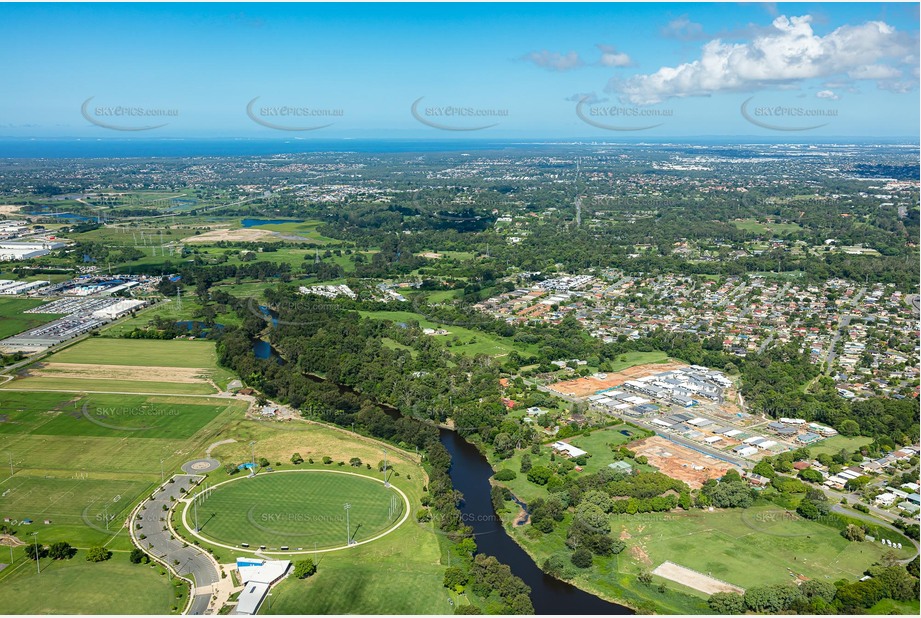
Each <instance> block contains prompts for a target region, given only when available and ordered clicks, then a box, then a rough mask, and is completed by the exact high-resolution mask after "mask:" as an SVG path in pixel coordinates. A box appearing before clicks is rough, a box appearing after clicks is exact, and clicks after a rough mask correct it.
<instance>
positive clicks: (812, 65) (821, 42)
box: [608, 15, 917, 105]
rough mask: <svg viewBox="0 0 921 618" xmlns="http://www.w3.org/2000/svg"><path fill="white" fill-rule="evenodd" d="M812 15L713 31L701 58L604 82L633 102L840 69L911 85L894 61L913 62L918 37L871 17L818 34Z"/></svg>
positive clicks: (886, 83)
mask: <svg viewBox="0 0 921 618" xmlns="http://www.w3.org/2000/svg"><path fill="white" fill-rule="evenodd" d="M811 22H812V17H811V16H809V15H804V16H802V17H790V18H788V17H786V16H780V17H777V18H776V19H775V20H774V21H773V23H772V25H771V28H768V29H766V30H761V31H760V32H758V33H757V34H755V35H754V36H753V38H752V39H751V41H748V42H743V43H724V42H723V41H722V40H721V39H714V40H712V41H709V42H708V43H706V44H704V46H703V48H702V50H701V56H700V58H699V59H697V60H694V61H693V62H688V63H685V64H681V65H678V66H675V67H668V66H666V67H662V68H660V69H659V70H658V71H656V72H654V73H650V74H641V75H635V76H633V77H631V78H630V79H628V80H626V81H623V82H617V81H612V82H611V83H610V84H609V86H608V90H611V91H619V92H620V93H621V97H622V98H623V99H624V100H625V101H627V102H630V103H632V104H634V105H651V104H655V103H661V102H662V101H665V100H667V99H669V98H673V97H689V96H709V95H711V94H714V93H718V92H743V91H751V90H753V89H756V88H764V87H775V88H777V87H790V86H795V85H797V84H798V83H800V82H802V81H803V80H807V79H829V78H833V77H841V76H847V77H849V78H850V79H852V80H856V79H875V80H877V85H878V86H879V87H880V88H887V89H891V90H894V91H904V89H905V88H906V87H908V88H909V89H910V88H911V87H912V86H910V84H912V83H915V82H913V81H912V80H905V79H900V78H901V76H902V71H900V70H899V69H898V68H897V67H896V66H893V64H896V65H897V64H905V63H907V62H912V63H913V64H917V59H916V54H917V52H916V49H917V43H916V41H913V40H911V37H909V36H908V35H907V34H905V33H902V32H898V31H897V30H896V29H895V28H893V27H892V26H890V25H888V24H886V23H884V22H881V21H870V22H866V23H864V24H860V25H856V26H851V25H846V26H842V27H840V28H837V29H836V30H834V31H833V32H831V33H829V34H827V35H825V36H819V35H817V34H815V32H814V31H813V29H812V26H811ZM685 30H687V26H685ZM906 85H908V86H906Z"/></svg>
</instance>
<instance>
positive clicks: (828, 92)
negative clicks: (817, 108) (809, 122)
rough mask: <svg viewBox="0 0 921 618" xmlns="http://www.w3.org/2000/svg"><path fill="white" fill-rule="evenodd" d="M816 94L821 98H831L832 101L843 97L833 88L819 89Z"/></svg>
mask: <svg viewBox="0 0 921 618" xmlns="http://www.w3.org/2000/svg"><path fill="white" fill-rule="evenodd" d="M815 96H817V97H818V98H820V99H829V100H831V101H837V100H838V99H840V98H841V97H839V96H838V95H836V94H835V93H834V91H832V90H819V91H818V92H817V93H815Z"/></svg>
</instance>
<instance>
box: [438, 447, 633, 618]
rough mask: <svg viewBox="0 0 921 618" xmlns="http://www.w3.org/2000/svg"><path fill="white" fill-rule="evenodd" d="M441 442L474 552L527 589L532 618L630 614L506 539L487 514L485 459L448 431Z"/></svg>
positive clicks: (497, 522)
mask: <svg viewBox="0 0 921 618" xmlns="http://www.w3.org/2000/svg"><path fill="white" fill-rule="evenodd" d="M441 443H442V444H444V446H445V448H446V449H448V452H449V453H451V470H450V471H449V474H450V476H451V482H452V484H453V485H454V489H456V490H458V491H459V492H461V493H462V494H464V502H463V504H462V505H461V512H462V513H463V515H464V521H465V523H467V524H468V525H470V526H471V527H473V533H474V538H475V539H476V544H477V549H478V551H480V552H482V553H484V554H488V555H490V556H495V557H496V558H497V559H498V560H499V561H500V562H502V563H504V564H507V565H508V566H509V567H510V568H511V569H512V573H514V574H515V575H517V576H518V577H520V578H521V579H522V580H523V581H524V583H526V584H527V585H528V586H530V587H531V603H533V605H534V612H535V613H536V614H543V615H559V614H568V615H572V614H595V615H598V614H632V613H633V611H632V610H630V609H628V608H626V607H623V606H621V605H617V604H615V603H609V602H608V601H605V600H603V599H600V598H598V597H596V596H594V595H591V594H589V593H587V592H584V591H582V590H579V589H578V588H576V587H575V586H573V585H572V584H569V583H566V582H564V581H560V580H558V579H555V578H553V577H550V576H549V575H547V574H546V573H544V572H543V571H541V570H540V568H538V566H537V565H536V564H534V560H532V559H531V556H529V555H528V554H527V553H526V552H525V551H524V549H522V548H521V546H520V545H518V544H517V543H516V542H515V541H514V540H512V538H511V537H510V536H509V535H508V532H506V530H505V528H504V527H503V526H502V522H501V521H500V520H499V518H498V517H497V516H496V514H495V511H493V508H492V498H491V497H490V485H489V479H490V477H491V476H492V474H493V470H492V467H490V465H489V462H488V461H486V458H485V457H483V455H481V454H480V452H479V451H478V450H477V449H476V447H475V446H473V445H472V444H470V443H468V442H467V441H465V440H464V439H463V438H462V437H460V436H459V435H458V434H457V433H455V432H453V431H449V430H446V429H442V430H441Z"/></svg>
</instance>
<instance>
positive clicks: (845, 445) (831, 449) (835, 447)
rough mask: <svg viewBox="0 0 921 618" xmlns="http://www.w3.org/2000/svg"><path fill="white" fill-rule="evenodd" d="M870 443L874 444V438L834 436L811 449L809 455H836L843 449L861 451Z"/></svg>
mask: <svg viewBox="0 0 921 618" xmlns="http://www.w3.org/2000/svg"><path fill="white" fill-rule="evenodd" d="M870 442H873V438H866V437H864V436H854V437H850V438H849V437H847V436H832V437H831V438H828V439H825V440H822V441H821V442H819V443H818V444H815V445H813V446H810V447H809V454H810V455H812V456H813V457H815V456H817V455H821V454H822V453H826V454H828V455H835V454H837V453H838V451H840V450H841V449H844V450H846V451H848V452H853V451H856V450H857V449H859V448H860V447H861V446H866V445H867V444H869V443H870Z"/></svg>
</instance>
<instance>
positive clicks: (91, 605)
mask: <svg viewBox="0 0 921 618" xmlns="http://www.w3.org/2000/svg"><path fill="white" fill-rule="evenodd" d="M2 551H4V552H6V551H8V550H7V549H6V548H5V547H4V548H2ZM16 551H17V552H18V553H20V554H21V553H22V550H21V549H18V550H16ZM7 558H8V557H7ZM161 570H162V569H160V568H157V567H152V566H150V565H139V564H131V563H130V562H129V561H128V555H127V553H122V552H117V553H115V554H114V555H113V556H112V558H111V559H109V560H107V561H105V562H100V563H92V562H87V561H86V555H85V554H84V553H83V552H82V551H81V552H78V553H77V555H76V556H74V557H73V558H71V559H70V560H58V561H54V560H51V559H50V558H46V559H44V560H42V572H41V574H37V573H36V571H35V563H34V562H32V561H31V560H28V561H20V562H19V563H17V564H16V565H15V566H14V567H11V568H9V569H4V571H0V590H2V593H0V596H2V598H3V600H2V602H0V608H2V610H3V613H4V614H169V613H170V612H171V608H173V607H177V606H178V607H180V609H181V607H182V604H183V603H184V601H182V600H181V599H179V598H177V595H176V589H175V588H174V587H173V585H172V584H171V583H170V582H169V580H168V578H167V577H166V576H165V575H161V574H160V571H161ZM173 613H176V612H173Z"/></svg>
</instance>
